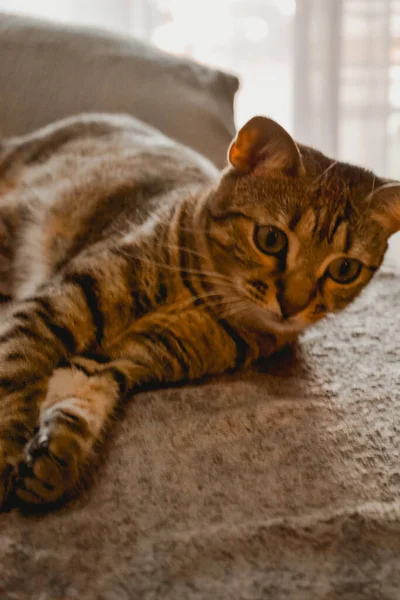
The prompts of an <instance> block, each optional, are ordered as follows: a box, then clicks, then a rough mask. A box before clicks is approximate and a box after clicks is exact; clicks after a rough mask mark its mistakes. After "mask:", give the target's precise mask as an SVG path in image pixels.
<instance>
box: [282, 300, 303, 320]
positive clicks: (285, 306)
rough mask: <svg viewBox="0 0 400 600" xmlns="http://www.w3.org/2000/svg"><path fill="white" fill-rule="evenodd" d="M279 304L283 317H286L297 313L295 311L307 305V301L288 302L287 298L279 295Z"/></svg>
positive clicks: (297, 311)
mask: <svg viewBox="0 0 400 600" xmlns="http://www.w3.org/2000/svg"><path fill="white" fill-rule="evenodd" d="M279 304H280V307H281V311H282V316H283V318H284V319H287V318H288V317H293V315H297V313H299V312H301V311H302V310H304V309H305V308H306V306H307V305H308V302H306V303H305V304H297V303H292V302H289V301H288V300H287V298H284V297H280V298H279Z"/></svg>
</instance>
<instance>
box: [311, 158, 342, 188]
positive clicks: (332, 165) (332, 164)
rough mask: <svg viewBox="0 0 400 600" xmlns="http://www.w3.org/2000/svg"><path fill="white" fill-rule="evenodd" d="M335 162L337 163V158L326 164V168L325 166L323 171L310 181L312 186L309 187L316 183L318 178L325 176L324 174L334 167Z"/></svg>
mask: <svg viewBox="0 0 400 600" xmlns="http://www.w3.org/2000/svg"><path fill="white" fill-rule="evenodd" d="M337 164H338V161H337V160H333V161H332V162H331V163H330V165H329V166H328V167H327V168H326V169H325V170H324V171H322V173H321V174H320V175H318V176H317V177H316V178H315V179H314V181H313V182H312V186H311V187H313V186H315V185H317V184H318V182H319V181H320V180H321V179H322V178H323V177H325V176H326V175H327V174H328V173H329V171H330V170H331V169H333V168H334V167H335V166H336V165H337Z"/></svg>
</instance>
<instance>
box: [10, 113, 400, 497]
mask: <svg viewBox="0 0 400 600" xmlns="http://www.w3.org/2000/svg"><path fill="white" fill-rule="evenodd" d="M229 163H230V164H229V166H228V167H227V168H226V170H225V171H223V172H222V174H218V173H217V172H216V171H215V169H214V168H213V167H212V166H211V165H210V164H209V163H208V162H207V161H206V160H205V159H203V158H201V157H200V156H199V155H197V154H196V153H194V152H192V151H191V150H189V149H187V148H184V147H183V146H180V145H178V144H176V143H174V142H172V141H171V140H169V139H167V138H165V137H164V136H162V135H161V134H160V133H158V132H156V131H154V130H153V129H151V128H149V127H147V126H145V125H143V124H140V123H139V122H138V121H135V120H134V119H131V118H129V117H123V116H118V117H117V116H106V115H103V116H102V115H88V116H82V117H78V118H73V119H67V120H64V121H62V122H60V123H58V124H55V125H53V126H50V127H47V128H44V129H42V130H40V131H38V132H36V133H34V134H33V135H30V136H27V137H23V138H22V137H21V138H13V139H10V140H5V141H3V143H2V144H1V145H0V269H1V287H0V291H1V300H2V306H3V313H4V314H3V316H2V320H1V325H0V355H1V361H0V390H1V392H0V393H1V397H0V505H4V503H5V502H6V500H7V498H10V497H19V498H20V499H22V500H23V501H25V502H29V503H37V504H41V503H51V502H53V501H55V500H58V499H60V498H63V497H64V496H65V495H66V494H67V493H68V492H70V491H71V490H74V489H76V488H77V486H78V483H79V482H80V480H81V478H82V477H81V476H82V473H83V472H84V471H85V468H86V465H87V464H90V459H91V457H93V455H94V452H95V448H96V447H97V442H98V441H99V440H100V439H101V437H102V434H103V433H104V431H105V426H106V424H107V422H108V421H109V420H110V418H111V416H112V414H113V412H114V411H115V408H116V405H117V403H118V402H119V401H120V400H121V398H124V397H129V396H132V394H133V393H134V392H136V391H137V390H139V389H140V388H143V386H146V385H156V386H157V385H162V384H168V383H172V382H180V381H188V380H196V379H198V378H200V377H201V376H203V375H206V374H217V373H222V372H224V371H228V370H232V369H239V368H241V367H244V366H246V365H249V364H250V363H251V362H252V361H255V360H256V359H257V358H258V357H259V356H260V355H263V356H266V355H268V354H270V353H272V352H274V351H275V350H276V349H277V348H278V347H280V346H281V345H283V344H285V343H288V342H290V341H293V340H294V339H295V338H296V336H297V335H298V333H299V332H300V331H301V330H303V329H304V328H305V327H307V326H308V325H311V324H313V323H315V322H316V321H318V320H319V319H321V318H322V317H323V316H324V315H325V314H327V313H329V312H334V311H337V310H340V309H342V308H344V307H345V306H347V305H348V304H349V303H350V302H351V301H352V300H353V299H354V298H355V297H356V296H357V294H358V293H359V292H360V291H361V290H362V289H363V288H364V286H365V285H366V284H367V283H368V282H369V280H370V279H371V277H372V276H373V274H374V273H375V271H376V270H377V269H378V267H379V265H380V264H381V262H382V259H383V256H384V252H385V250H386V247H387V239H388V237H389V235H390V234H392V233H393V232H394V231H396V230H398V229H399V228H400V202H399V201H398V189H397V187H396V184H395V183H390V182H387V181H383V180H380V179H378V178H377V177H375V176H374V175H373V173H371V172H369V171H366V170H364V169H361V168H358V167H354V166H351V165H348V164H344V163H340V162H335V161H332V160H330V159H328V158H326V157H325V156H324V155H322V154H321V153H320V152H317V151H315V150H313V149H311V148H308V147H304V146H299V145H297V144H296V143H295V142H294V141H293V139H292V138H291V137H290V135H289V134H288V133H287V132H286V131H285V130H284V129H282V127H280V126H279V125H278V124H277V123H275V122H274V121H272V120H270V119H268V118H265V117H255V118H253V119H251V120H250V121H249V122H248V123H247V124H246V125H245V126H244V127H243V128H242V129H241V130H240V131H239V133H238V135H237V137H236V139H235V140H234V141H233V142H232V144H231V146H230V149H229Z"/></svg>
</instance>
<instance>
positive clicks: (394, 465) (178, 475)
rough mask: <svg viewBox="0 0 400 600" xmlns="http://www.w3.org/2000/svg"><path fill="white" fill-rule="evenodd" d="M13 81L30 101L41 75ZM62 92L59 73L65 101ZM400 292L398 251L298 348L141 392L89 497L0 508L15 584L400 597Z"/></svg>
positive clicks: (342, 598) (0, 574) (205, 599)
mask: <svg viewBox="0 0 400 600" xmlns="http://www.w3.org/2000/svg"><path fill="white" fill-rule="evenodd" d="M19 23H20V22H19ZM1 27H2V25H1V20H0V29H1ZM13 27H14V26H13ZM19 27H20V25H19ZM11 29H12V28H11ZM3 30H4V25H3ZM12 31H13V33H12V35H13V36H15V35H16V32H15V28H14V29H12ZM30 31H32V30H31V29H30ZM46 31H47V33H46V36H47V35H49V36H50V37H51V35H50V33H49V30H48V29H47V30H46ZM30 35H31V34H30ZM32 35H34V34H32ZM63 35H64V33H63ZM65 35H67V34H65ZM71 35H72V34H71V32H69V33H68V36H71ZM82 35H83V34H79V40H81V41H80V42H79V43H82V39H83V38H84V35H83V37H82ZM14 39H15V38H14ZM57 39H64V38H63V37H62V36H61V37H60V34H59V33H57ZM69 39H70V38H69ZM71 39H72V38H71ZM90 40H93V37H90ZM63 43H64V42H63ZM1 44H3V48H4V38H3V37H2V36H1V35H0V47H1ZM71 44H72V45H73V42H72V41H71ZM124 44H128V42H124ZM23 47H24V51H23V52H22V51H21V52H22V53H21V55H20V56H19V58H18V60H19V61H22V62H23V61H24V60H25V56H26V55H25V51H26V46H23ZM46 48H47V50H46V51H49V47H46ZM68 51H69V52H72V50H71V49H69V50H68ZM1 52H2V50H1V51H0V54H1ZM149 52H153V51H150V50H149ZM58 53H62V49H61V48H59V49H58ZM3 56H4V55H3V54H1V60H3ZM93 60H95V59H93ZM168 60H171V61H172V59H168ZM174 64H175V63H174ZM188 65H189V66H188V67H187V69H188V70H189V71H190V72H195V71H196V69H197V67H194V66H193V65H191V64H188ZM109 68H110V69H111V68H112V61H111V63H110V65H109ZM178 71H179V69H178ZM205 72H206V71H205ZM0 76H3V72H2V71H1V70H0ZM105 76H106V77H110V78H112V77H114V75H112V74H111V73H105ZM224 77H225V76H223V75H218V78H220V80H222V79H223V78H224ZM221 78H222V79H221ZM68 81H69V83H68V87H69V86H71V85H72V84H71V81H72V75H70V76H69V80H68ZM207 81H208V80H207V78H206V82H205V83H206V85H208V84H207ZM227 81H230V82H231V83H229V84H228V85H227V87H228V88H229V86H231V88H230V90H231V91H230V92H229V94H230V96H229V97H230V101H229V102H228V101H227V99H226V98H225V100H224V102H225V103H226V105H227V112H226V113H224V114H221V115H220V116H221V119H222V121H221V122H223V121H224V120H226V122H227V123H229V126H228V129H229V128H230V127H232V121H231V111H232V106H231V101H232V95H233V92H232V89H234V87H235V85H236V84H234V83H233V82H232V80H230V79H229V78H228V79H227ZM30 84H31V85H32V92H31V96H32V94H33V92H34V91H35V89H36V87H35V86H36V80H35V79H34V80H32V81H31V82H30ZM13 85H14V95H15V96H16V98H15V103H16V104H17V106H20V104H22V103H23V102H24V99H23V98H22V97H21V96H20V94H21V93H22V92H21V90H26V89H27V88H26V86H27V81H23V82H20V86H18V85H17V83H16V81H15V82H14V84H13ZM60 85H61V84H60ZM224 86H225V84H224ZM64 91H65V88H64V87H60V88H59V89H58V91H57V86H56V87H53V88H52V95H51V97H52V98H53V100H54V103H55V104H56V105H57V106H60V103H61V102H62V100H61V99H60V98H59V97H58V94H60V93H63V92H64ZM68 93H69V94H72V92H71V91H68ZM168 93H170V91H169V90H168ZM171 93H172V92H171ZM211 93H212V92H211V91H210V90H209V89H208V92H207V94H211ZM218 93H219V92H218V91H217V92H216V94H217V96H218ZM201 94H206V92H205V91H203V92H201ZM194 96H195V92H194V91H193V94H192V95H191V94H189V95H188V103H189V105H188V106H185V108H184V110H187V111H188V112H190V110H191V109H193V111H194V112H193V113H192V114H193V115H194V114H195V112H196V110H197V109H194V107H193V104H191V100H193V98H194ZM0 98H1V102H2V103H3V106H4V98H3V97H2V94H0ZM44 98H45V95H44V91H43V89H42V100H43V99H44ZM125 100H126V101H127V99H126V98H125ZM184 101H185V99H184V98H183V99H182V102H183V103H184ZM9 102H11V100H9ZM29 102H30V104H31V106H33V105H34V97H33V96H32V97H30V98H29ZM46 102H47V100H46ZM46 106H47V104H46V105H45V106H43V105H42V106H40V107H37V111H38V113H39V112H40V114H41V115H42V117H41V118H45V115H46V114H47V113H46V110H47V108H48V107H47V108H46ZM88 108H90V106H88V105H87V104H85V109H88ZM95 108H96V109H99V106H96V107H95ZM111 108H112V109H113V110H114V109H115V107H110V109H111ZM44 109H46V110H44ZM206 109H207V110H208V108H207V107H206ZM7 110H8V111H9V112H8V115H9V117H8V118H9V119H10V120H11V121H12V120H13V117H12V114H13V110H12V106H11V105H10V106H8V108H7ZM48 110H49V113H48V114H51V116H55V115H54V112H52V110H50V109H48ZM124 110H126V108H124ZM17 111H22V109H21V108H18V109H17ZM22 112H23V111H22ZM22 112H18V114H19V115H21V114H22ZM148 120H149V121H150V118H148ZM169 126H171V123H170V124H169ZM221 131H222V130H221V128H220V127H217V128H216V132H215V133H216V136H217V137H216V138H215V139H216V140H217V141H216V147H217V146H218V143H219V142H218V140H220V141H221V139H222V138H219V137H218V136H219V135H220V134H221ZM175 135H176V137H178V132H176V133H175ZM207 135H209V138H208V141H207V143H208V144H209V147H212V146H213V137H212V134H211V133H210V134H207ZM224 135H225V137H229V136H230V133H229V136H228V131H225V134H224ZM197 139H198V138H197V137H196V140H197ZM193 145H194V146H195V144H194V143H193ZM215 160H216V162H219V161H220V160H222V155H221V154H220V153H218V155H216V157H215ZM399 306H400V273H399V272H398V271H397V270H396V266H395V264H394V262H393V261H391V260H390V257H388V261H387V264H386V266H385V268H384V270H383V271H382V272H381V273H380V275H379V276H377V277H376V279H375V281H374V282H373V283H372V284H371V286H370V287H369V288H368V289H367V291H366V292H365V293H364V294H363V296H362V297H361V298H360V299H359V300H358V301H357V302H356V303H355V304H354V305H353V307H351V308H350V309H349V310H348V311H346V312H345V313H343V314H341V315H340V316H337V317H335V318H333V319H329V320H327V321H325V322H324V323H321V324H320V325H319V326H318V327H316V328H315V329H313V330H310V331H309V332H308V333H307V334H306V335H305V336H304V338H303V339H302V340H301V342H300V344H299V345H298V347H297V348H296V349H293V350H292V351H290V352H289V351H287V352H284V353H282V355H281V356H278V357H276V358H274V359H273V360H271V361H269V362H268V363H266V364H263V365H260V366H259V367H258V368H257V369H254V370H253V371H251V372H247V373H242V374H237V375H236V376H233V377H224V378H221V379H219V380H214V381H207V382H204V383H203V384H202V385H198V386H187V387H183V388H181V389H173V390H163V391H158V392H149V393H142V394H139V395H138V396H137V397H136V398H135V399H134V400H133V401H132V402H131V404H130V405H129V406H128V407H127V409H126V416H125V419H124V420H123V421H122V422H120V423H117V424H116V427H115V435H114V436H113V437H112V438H111V439H110V442H109V444H108V448H107V457H106V460H105V461H104V464H103V465H102V466H101V467H100V468H99V471H98V473H97V479H96V481H95V483H94V485H93V486H92V487H90V489H88V491H87V493H85V494H84V496H83V497H81V498H80V499H79V500H77V501H76V502H74V503H71V504H70V505H69V506H67V507H66V508H64V509H62V510H60V511H58V512H54V513H52V514H48V515H46V514H45V515H40V514H39V515H32V514H21V513H19V512H17V511H13V512H11V513H7V514H2V515H0V598H1V599H2V600H3V599H4V600H78V599H79V600H95V599H96V600H131V599H132V600H133V599H135V600H136V599H138V600H139V599H140V600H155V599H160V600H192V599H193V600H200V599H201V600H399V598H400V473H399V452H400V385H399V379H400V367H399V356H400V326H399Z"/></svg>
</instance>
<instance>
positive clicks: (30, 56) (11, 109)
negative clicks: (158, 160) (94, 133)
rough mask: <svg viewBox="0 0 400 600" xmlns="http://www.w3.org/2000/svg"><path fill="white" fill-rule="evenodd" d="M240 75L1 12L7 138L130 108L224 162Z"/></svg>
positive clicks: (0, 118) (0, 99) (1, 117)
mask: <svg viewBox="0 0 400 600" xmlns="http://www.w3.org/2000/svg"><path fill="white" fill-rule="evenodd" d="M237 88H238V80H237V78H236V77H234V76H232V75H228V74H226V73H223V72H221V71H218V70H216V69H212V68H209V67H206V66H204V65H200V64H197V63H195V62H193V61H191V60H188V59H185V58H180V57H176V56H172V55H169V54H166V53H164V52H161V51H160V50H158V49H157V48H155V47H152V46H149V45H146V44H144V43H142V42H140V41H138V40H135V39H133V38H123V37H119V36H116V35H113V34H109V33H105V32H102V31H97V30H89V29H80V28H74V27H68V26H64V25H56V24H50V23H47V22H44V21H37V20H32V19H28V18H24V17H17V16H12V15H6V14H3V13H1V14H0V89H1V94H0V135H1V136H2V137H6V136H11V135H20V134H24V133H27V132H29V131H31V130H33V129H36V128H38V127H41V126H42V125H45V124H47V123H49V122H51V121H55V120H57V119H60V118H62V117H65V116H69V115H72V114H77V113H81V112H92V111H96V112H99V111H100V112H124V113H129V114H131V115H133V116H135V117H137V118H139V119H141V120H142V121H145V122H146V123H149V124H150V125H153V126H154V127H156V128H158V129H160V130H161V131H162V132H163V133H165V134H166V135H168V136H170V137H172V138H174V139H176V140H178V141H179V142H182V143H184V144H187V145H188V146H191V147H192V148H194V149H195V150H197V151H199V152H201V153H202V154H204V155H205V156H207V157H208V158H209V159H210V160H212V162H214V164H216V165H217V166H218V167H222V166H224V164H225V160H226V151H227V148H228V145H229V142H230V141H231V139H232V137H233V135H234V122H233V99H234V95H235V92H236V90H237Z"/></svg>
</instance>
